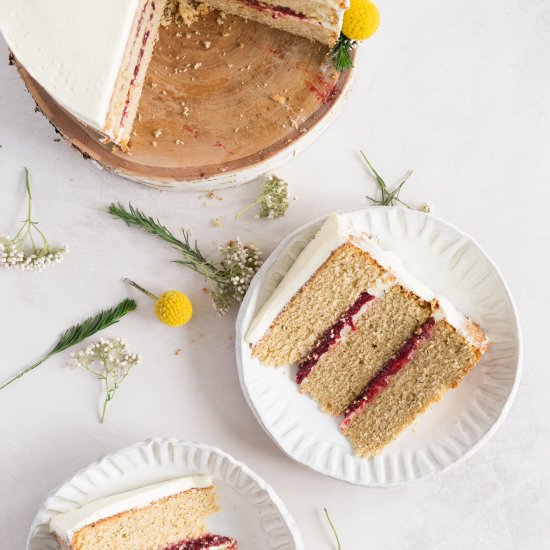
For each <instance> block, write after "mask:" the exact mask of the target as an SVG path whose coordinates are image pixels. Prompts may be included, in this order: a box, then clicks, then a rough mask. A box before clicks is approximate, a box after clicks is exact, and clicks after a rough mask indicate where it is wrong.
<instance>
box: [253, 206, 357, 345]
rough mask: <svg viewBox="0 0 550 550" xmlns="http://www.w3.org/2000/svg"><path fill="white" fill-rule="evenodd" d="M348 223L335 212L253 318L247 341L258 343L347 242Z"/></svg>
mask: <svg viewBox="0 0 550 550" xmlns="http://www.w3.org/2000/svg"><path fill="white" fill-rule="evenodd" d="M346 222H347V219H344V218H343V217H342V216H337V215H335V214H332V215H331V216H329V217H328V218H327V220H326V221H325V223H324V224H323V226H322V227H321V229H320V230H319V231H318V232H317V234H316V235H315V237H314V239H313V240H312V241H311V242H309V243H308V244H307V245H306V247H305V248H304V249H303V250H302V252H301V253H300V255H299V256H298V258H296V261H295V262H294V263H293V264H292V266H291V267H290V269H289V270H288V272H287V273H286V275H285V276H284V278H283V280H282V281H281V282H280V283H279V286H278V287H277V288H276V289H275V291H274V292H273V294H272V295H271V296H270V297H269V298H268V300H267V302H266V303H265V304H264V305H263V306H262V308H261V309H260V311H259V313H258V314H257V315H256V317H255V318H254V320H253V321H252V324H251V325H250V328H249V329H248V332H247V333H246V337H245V340H246V341H247V342H250V343H253V344H255V343H256V342H258V340H260V338H261V337H262V336H263V335H264V334H265V332H266V331H267V329H268V328H269V327H270V326H271V323H272V322H273V321H274V320H275V317H277V315H278V314H279V312H280V311H282V309H283V308H284V307H285V305H286V304H287V303H288V302H289V301H290V300H291V298H292V297H293V296H294V295H295V294H296V292H298V290H300V288H302V286H304V285H305V284H306V283H307V282H308V280H309V279H310V277H311V276H312V275H313V274H314V273H315V272H316V271H317V270H318V269H319V268H320V267H321V266H322V265H323V264H324V263H325V262H326V261H327V259H328V258H329V257H330V255H331V254H332V252H333V251H334V250H336V249H337V248H338V247H339V246H341V245H342V244H344V243H345V242H347V241H348V239H349V233H350V225H349V222H348V223H346Z"/></svg>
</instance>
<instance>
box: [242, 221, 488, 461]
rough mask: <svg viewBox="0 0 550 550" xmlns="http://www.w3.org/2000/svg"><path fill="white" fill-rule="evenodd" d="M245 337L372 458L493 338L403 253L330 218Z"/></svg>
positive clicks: (257, 354)
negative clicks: (288, 372) (288, 368)
mask: <svg viewBox="0 0 550 550" xmlns="http://www.w3.org/2000/svg"><path fill="white" fill-rule="evenodd" d="M246 339H247V341H248V342H250V343H251V345H252V355H253V356H255V357H257V358H258V359H259V360H260V361H261V362H263V363H265V364H268V365H282V364H286V363H292V362H297V363H298V370H297V374H296V381H297V383H298V384H299V386H300V390H301V391H302V392H303V393H306V394H308V395H310V396H311V397H312V398H313V399H315V400H316V401H317V402H318V403H319V405H320V407H321V409H322V410H323V411H324V412H327V413H329V414H332V415H335V416H338V415H341V414H343V413H345V418H344V420H343V422H342V424H341V427H342V430H343V432H344V434H345V435H346V436H347V437H348V438H349V440H350V442H351V444H352V446H353V448H354V450H355V452H356V453H357V454H359V455H361V456H372V455H373V454H376V453H378V452H379V451H380V450H381V449H382V448H383V447H384V446H385V445H387V444H388V443H389V442H390V441H392V440H393V439H394V438H395V437H396V436H397V435H398V434H399V433H400V432H401V431H402V430H403V429H404V428H405V427H406V426H407V425H409V424H410V423H411V422H412V421H413V420H414V418H415V417H416V416H417V415H418V414H420V413H421V412H422V411H424V410H425V409H426V408H428V407H429V406H430V404H431V403H433V402H435V401H437V400H438V399H439V398H440V397H441V396H442V395H443V393H444V392H445V391H446V390H447V389H448V388H452V387H455V386H456V385H457V384H458V383H459V382H460V381H461V380H462V378H463V377H464V376H465V374H466V373H467V372H468V371H469V370H470V369H471V368H472V367H473V366H474V365H475V364H476V363H477V362H478V361H479V359H480V358H481V356H482V355H483V353H484V352H485V350H486V348H487V346H488V343H489V340H488V338H487V336H486V335H485V334H484V332H483V331H482V330H481V328H480V327H479V326H478V325H476V324H475V323H474V322H472V321H470V320H469V319H467V318H466V317H464V316H463V315H462V314H461V313H460V312H458V311H457V310H456V309H455V308H454V307H453V306H452V304H450V303H449V301H448V300H447V299H446V298H445V297H443V296H437V295H436V294H435V293H434V292H433V291H432V290H430V289H429V288H428V287H426V286H425V285H424V284H423V283H422V282H421V281H419V280H418V279H417V278H416V277H414V276H413V275H412V274H411V273H410V272H408V271H407V270H406V269H405V268H404V267H403V266H402V265H401V262H400V260H399V258H398V257H397V256H396V255H395V254H393V253H391V252H388V251H384V250H382V249H381V248H380V247H379V246H378V244H377V243H376V242H375V241H374V240H373V239H370V238H369V237H367V236H366V235H361V234H358V233H357V232H356V231H354V229H353V227H352V225H351V223H350V222H349V220H348V219H347V218H345V217H344V216H339V215H332V216H329V218H327V220H326V222H325V223H324V225H323V226H322V227H321V229H320V230H319V232H318V233H317V235H316V236H315V238H314V239H313V240H312V241H311V242H310V243H309V244H308V245H307V246H306V247H305V248H304V250H303V251H302V252H301V254H300V255H299V256H298V258H297V259H296V261H295V263H294V264H293V265H292V267H291V268H290V269H289V270H288V272H287V274H286V275H285V276H284V278H283V279H282V281H281V282H280V284H279V286H278V287H277V288H276V290H275V291H274V292H273V294H272V295H271V297H270V298H269V299H268V300H267V302H266V303H265V305H264V306H263V307H262V308H261V309H260V311H259V313H258V315H257V316H256V318H255V319H254V321H253V322H252V324H251V326H250V329H249V331H248V332H247V334H246Z"/></svg>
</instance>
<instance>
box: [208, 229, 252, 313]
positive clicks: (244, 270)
mask: <svg viewBox="0 0 550 550" xmlns="http://www.w3.org/2000/svg"><path fill="white" fill-rule="evenodd" d="M219 250H220V253H221V255H222V257H223V262H222V263H223V266H224V269H225V272H226V273H227V274H228V281H227V282H223V283H218V289H217V292H216V293H215V294H214V307H215V308H216V309H217V310H218V313H220V315H223V314H224V313H226V312H227V310H228V309H229V307H230V306H231V304H232V302H233V301H234V300H236V301H238V302H240V301H241V300H242V299H243V297H244V295H245V294H246V291H247V290H248V287H249V286H250V282H251V281H252V278H253V277H254V275H255V274H256V272H257V271H258V269H260V266H261V265H262V252H261V251H260V250H259V249H258V248H257V247H256V246H255V245H253V244H247V245H245V244H243V243H242V242H241V241H240V239H239V238H237V239H236V240H234V241H230V242H229V243H227V245H226V246H221V247H220V248H219Z"/></svg>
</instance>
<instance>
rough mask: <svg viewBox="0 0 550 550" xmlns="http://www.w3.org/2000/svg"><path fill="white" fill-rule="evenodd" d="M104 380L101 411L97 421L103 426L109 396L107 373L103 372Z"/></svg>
mask: <svg viewBox="0 0 550 550" xmlns="http://www.w3.org/2000/svg"><path fill="white" fill-rule="evenodd" d="M104 380H105V399H104V400H103V409H102V411H101V418H100V419H99V421H100V422H101V424H103V421H104V420H105V413H106V412H107V403H109V401H110V396H109V373H108V372H107V371H105V377H104Z"/></svg>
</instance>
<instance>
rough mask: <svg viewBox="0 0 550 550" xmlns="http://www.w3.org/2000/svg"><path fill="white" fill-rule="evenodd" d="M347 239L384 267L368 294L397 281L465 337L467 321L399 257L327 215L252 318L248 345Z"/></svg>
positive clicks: (376, 293)
mask: <svg viewBox="0 0 550 550" xmlns="http://www.w3.org/2000/svg"><path fill="white" fill-rule="evenodd" d="M347 242H351V243H352V244H354V245H355V246H358V247H359V248H361V249H363V250H365V251H366V252H367V253H368V254H369V255H370V256H371V257H372V258H374V260H376V261H377V262H378V263H379V264H380V265H381V266H382V267H384V268H386V269H387V270H388V272H387V273H386V274H384V275H383V276H382V277H381V278H380V279H379V280H378V281H377V282H376V284H375V285H374V286H373V287H372V288H369V289H367V292H369V294H372V295H373V296H375V297H376V298H380V297H381V296H382V295H383V294H384V292H386V290H387V289H388V288H389V287H391V286H392V285H393V284H395V283H396V282H397V283H399V284H401V285H402V286H403V287H404V288H406V289H408V290H410V291H412V292H413V293H415V294H416V295H418V296H420V297H421V298H422V299H424V300H426V301H427V302H431V301H432V300H437V303H438V305H439V307H438V309H437V310H436V313H435V314H434V317H435V318H436V320H441V319H446V320H447V321H448V322H449V323H450V324H451V325H453V326H454V327H455V328H456V329H457V330H460V331H461V332H462V333H463V334H464V335H465V336H466V337H468V334H467V331H465V326H466V324H467V322H468V321H467V319H466V318H465V317H464V315H462V313H460V312H459V311H458V310H457V309H456V308H455V307H454V306H453V305H452V304H451V303H450V302H449V300H448V299H447V298H445V297H444V296H441V295H436V294H435V293H434V292H433V291H432V290H430V289H429V288H428V287H427V286H426V285H425V284H424V283H422V282H421V281H419V280H418V279H417V278H416V277H415V276H414V275H413V274H412V273H410V272H409V271H407V269H405V268H404V267H403V265H402V263H401V260H400V258H399V257H398V256H397V255H396V254H395V253H394V252H390V251H385V250H382V249H381V248H380V246H379V245H378V244H377V243H376V242H375V240H374V239H372V238H369V237H368V236H367V235H365V234H363V233H359V232H357V231H356V230H354V228H353V225H352V223H351V221H350V219H349V218H348V217H347V216H344V215H341V214H331V215H330V216H329V217H328V218H327V220H326V221H325V223H324V224H323V226H322V227H321V229H320V230H319V231H318V233H317V234H316V235H315V237H314V239H313V240H312V241H311V242H310V243H308V244H307V246H306V247H305V248H304V249H303V250H302V252H301V253H300V255H299V256H298V258H297V259H296V261H295V262H294V264H293V265H292V267H291V268H290V269H289V270H288V272H287V273H286V275H285V276H284V278H283V280H282V281H281V282H280V284H279V286H278V287H277V288H276V289H275V291H274V292H273V294H272V295H271V296H270V297H269V298H268V300H267V301H266V303H265V304H264V305H263V306H262V308H261V309H260V311H259V312H258V314H257V315H256V317H255V318H254V320H253V321H252V323H251V325H250V328H249V329H248V331H247V333H246V336H245V340H246V341H247V342H249V343H251V344H256V343H257V342H258V341H259V340H260V339H261V338H262V337H263V335H264V334H265V333H266V332H267V330H268V329H269V327H270V326H271V324H272V323H273V321H274V320H275V318H276V317H277V315H278V314H279V313H280V312H281V311H282V310H283V308H284V307H285V306H286V304H287V303H288V302H289V301H290V300H291V298H292V297H293V296H294V295H295V294H296V293H297V292H298V291H299V290H300V288H302V286H303V285H304V284H305V283H306V282H307V281H308V280H309V279H310V278H311V276H312V275H313V274H314V273H315V272H316V271H317V270H318V269H319V268H320V267H321V266H322V265H323V264H324V262H325V261H326V260H327V259H328V258H329V257H330V255H331V254H332V252H333V251H334V250H336V249H337V248H339V247H340V246H341V245H343V244H345V243H347Z"/></svg>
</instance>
